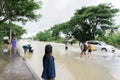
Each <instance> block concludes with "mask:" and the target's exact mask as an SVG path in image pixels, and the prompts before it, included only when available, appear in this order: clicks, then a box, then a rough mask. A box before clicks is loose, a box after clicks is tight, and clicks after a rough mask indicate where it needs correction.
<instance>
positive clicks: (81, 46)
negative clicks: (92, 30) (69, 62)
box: [80, 43, 88, 58]
mask: <svg viewBox="0 0 120 80" xmlns="http://www.w3.org/2000/svg"><path fill="white" fill-rule="evenodd" d="M80 48H81V53H80V58H82V56H83V55H85V57H86V51H87V49H88V47H87V45H86V44H85V43H81V45H80ZM86 58H87V57H86Z"/></svg>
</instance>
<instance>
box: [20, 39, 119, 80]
mask: <svg viewBox="0 0 120 80" xmlns="http://www.w3.org/2000/svg"><path fill="white" fill-rule="evenodd" d="M29 43H30V44H31V46H32V47H33V49H34V52H33V54H32V53H30V54H27V55H24V52H23V49H22V46H23V44H29ZM46 44H51V45H52V46H53V56H54V57H55V64H56V80H119V79H120V56H119V54H115V53H114V54H113V53H104V52H93V56H92V57H90V58H89V59H85V58H84V57H83V58H82V59H80V58H79V53H80V49H79V47H76V46H69V48H68V50H67V51H65V49H64V47H65V45H64V44H60V43H51V42H50V43H49V42H48V43H47V42H37V41H32V42H28V41H23V40H21V41H19V42H18V48H19V52H20V53H21V54H20V55H21V56H23V57H24V58H25V59H26V62H27V63H28V64H29V65H30V66H31V68H32V69H33V70H34V72H35V73H36V74H37V75H38V77H39V78H40V79H41V73H42V57H43V55H44V48H45V45H46ZM118 52H119V51H118ZM118 52H117V53H118Z"/></svg>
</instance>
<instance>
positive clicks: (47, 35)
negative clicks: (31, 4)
mask: <svg viewBox="0 0 120 80" xmlns="http://www.w3.org/2000/svg"><path fill="white" fill-rule="evenodd" d="M35 39H36V40H39V41H51V40H52V39H53V38H52V34H51V31H50V30H45V31H43V32H42V31H41V32H39V33H37V34H36V37H35Z"/></svg>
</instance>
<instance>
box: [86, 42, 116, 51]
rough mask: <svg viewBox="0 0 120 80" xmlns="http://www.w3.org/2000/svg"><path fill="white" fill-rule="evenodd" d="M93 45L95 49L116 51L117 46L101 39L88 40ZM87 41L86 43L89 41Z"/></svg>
mask: <svg viewBox="0 0 120 80" xmlns="http://www.w3.org/2000/svg"><path fill="white" fill-rule="evenodd" d="M87 42H90V44H92V45H93V47H94V50H95V51H105V52H113V53H114V52H115V47H114V46H111V45H108V44H106V43H105V42H101V41H87ZM87 42H86V43H87Z"/></svg>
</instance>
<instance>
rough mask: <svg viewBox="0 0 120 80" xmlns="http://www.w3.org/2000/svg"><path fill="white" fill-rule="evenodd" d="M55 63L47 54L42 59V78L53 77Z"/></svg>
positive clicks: (54, 74)
mask: <svg viewBox="0 0 120 80" xmlns="http://www.w3.org/2000/svg"><path fill="white" fill-rule="evenodd" d="M55 76H56V73H55V63H54V58H53V56H51V55H49V56H47V57H46V58H45V59H43V72H42V78H43V79H51V78H55Z"/></svg>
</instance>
